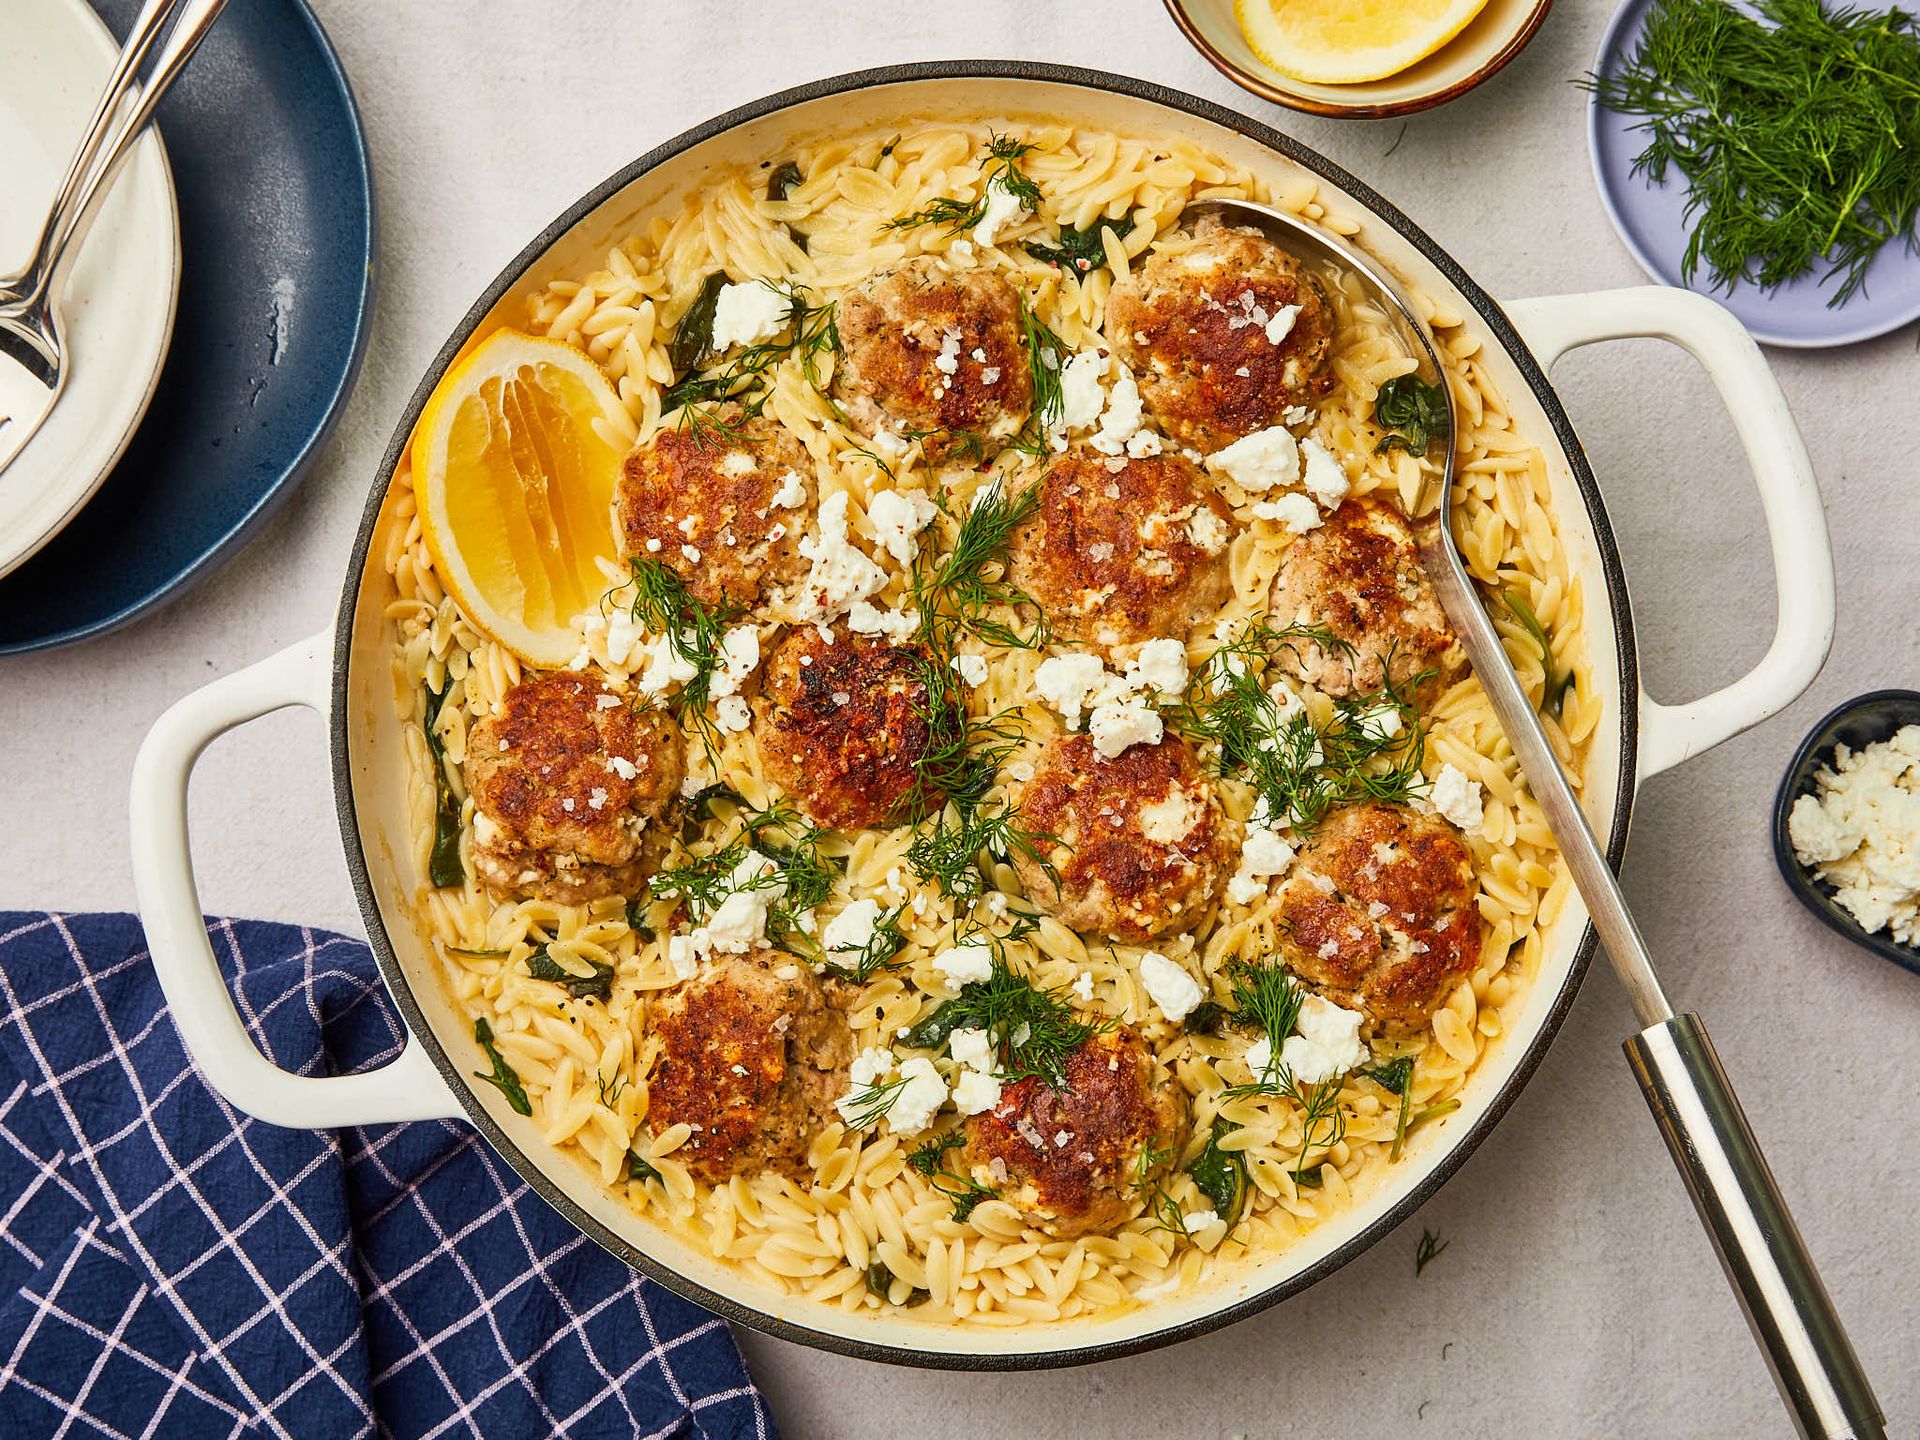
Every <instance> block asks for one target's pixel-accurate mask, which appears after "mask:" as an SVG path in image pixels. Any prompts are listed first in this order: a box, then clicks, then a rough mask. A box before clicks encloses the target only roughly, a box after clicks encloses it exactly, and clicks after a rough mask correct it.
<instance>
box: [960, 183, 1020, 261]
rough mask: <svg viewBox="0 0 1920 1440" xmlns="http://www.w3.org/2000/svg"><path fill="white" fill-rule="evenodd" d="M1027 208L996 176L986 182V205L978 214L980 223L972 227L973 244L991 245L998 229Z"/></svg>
mask: <svg viewBox="0 0 1920 1440" xmlns="http://www.w3.org/2000/svg"><path fill="white" fill-rule="evenodd" d="M1026 208H1027V202H1026V201H1025V200H1024V199H1022V198H1021V197H1020V196H1019V195H1016V194H1015V193H1014V192H1013V191H1011V190H1009V189H1008V188H1007V186H1006V184H1005V182H1003V181H1002V180H1001V179H1000V177H999V176H998V175H996V176H994V177H993V179H991V180H989V181H988V182H987V205H986V209H984V210H983V211H981V212H980V223H979V224H977V225H975V226H974V227H973V243H974V244H976V245H991V244H993V242H994V240H995V238H996V237H998V235H999V234H1000V227H1001V226H1002V225H1004V224H1006V223H1007V222H1008V221H1009V220H1011V219H1013V218H1014V217H1015V216H1017V215H1019V214H1020V213H1021V212H1022V211H1024V210H1025V209H1026Z"/></svg>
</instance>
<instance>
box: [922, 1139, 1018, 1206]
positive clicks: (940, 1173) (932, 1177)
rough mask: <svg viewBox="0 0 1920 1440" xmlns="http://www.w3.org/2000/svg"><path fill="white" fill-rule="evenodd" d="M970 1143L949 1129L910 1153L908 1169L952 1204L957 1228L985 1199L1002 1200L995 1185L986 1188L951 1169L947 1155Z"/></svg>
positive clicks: (971, 1178) (969, 1177)
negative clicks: (925, 1179) (920, 1176)
mask: <svg viewBox="0 0 1920 1440" xmlns="http://www.w3.org/2000/svg"><path fill="white" fill-rule="evenodd" d="M966 1143H967V1137H966V1135H965V1134H964V1133H963V1132H962V1131H960V1130H949V1131H947V1132H946V1133H945V1134H944V1135H936V1136H934V1137H933V1139H931V1140H927V1141H924V1142H923V1143H921V1144H919V1145H916V1146H914V1147H913V1149H911V1150H909V1151H908V1152H907V1165H908V1167H909V1168H911V1169H912V1170H914V1171H915V1172H916V1173H918V1174H921V1175H924V1176H926V1178H927V1179H928V1180H929V1181H930V1182H932V1185H933V1188H934V1189H936V1190H938V1191H939V1192H940V1193H941V1194H942V1195H944V1196H946V1197H947V1201H948V1203H949V1204H951V1205H952V1206H953V1223H954V1224H956V1225H964V1224H966V1223H967V1221H968V1220H969V1219H971V1218H972V1217H973V1212H974V1211H975V1210H977V1209H978V1208H979V1207H980V1202H981V1201H982V1200H998V1199H999V1198H1000V1192H999V1191H998V1190H996V1189H994V1188H993V1187H992V1186H991V1185H982V1184H980V1182H979V1181H977V1180H975V1179H974V1178H973V1177H972V1176H970V1175H960V1174H957V1173H955V1172H954V1171H952V1170H949V1169H947V1166H946V1158H947V1152H948V1151H949V1150H956V1149H958V1148H959V1147H960V1146H962V1145H964V1144H966Z"/></svg>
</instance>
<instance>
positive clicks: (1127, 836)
mask: <svg viewBox="0 0 1920 1440" xmlns="http://www.w3.org/2000/svg"><path fill="white" fill-rule="evenodd" d="M1015 803H1016V804H1017V805H1018V806H1019V808H1020V812H1021V820H1022V823H1023V824H1025V825H1026V826H1027V827H1028V828H1029V829H1031V830H1033V831H1034V832H1036V833H1037V834H1038V835H1039V836H1041V837H1042V838H1041V839H1040V840H1039V842H1038V843H1037V844H1036V846H1035V847H1034V848H1035V849H1036V850H1037V851H1038V854H1037V855H1032V854H1028V853H1026V852H1025V851H1024V850H1021V849H1018V848H1016V849H1015V851H1014V852H1013V863H1014V868H1015V869H1016V870H1017V871H1018V872H1019V874H1020V883H1021V884H1022V885H1023V886H1025V887H1026V892H1027V895H1028V896H1029V897H1030V898H1031V899H1032V900H1033V901H1034V903H1036V904H1037V905H1039V906H1040V907H1041V908H1042V909H1043V910H1045V911H1046V912H1047V913H1048V914H1050V915H1052V916H1054V917H1055V918H1056V919H1058V920H1059V921H1060V923H1061V924H1063V925H1067V926H1069V927H1071V928H1072V929H1075V930H1083V931H1091V932H1094V933H1097V934H1101V935H1109V936H1111V937H1113V938H1114V939H1116V940H1124V941H1128V942H1131V943H1133V944H1141V943H1143V942H1145V941H1147V940H1150V939H1152V938H1153V937H1154V936H1156V935H1167V934H1177V933H1179V932H1181V931H1184V930H1190V929H1192V928H1193V926H1194V925H1196V924H1197V923H1199V921H1200V918H1201V917H1202V916H1203V915H1205V914H1206V912H1207V907H1208V906H1209V905H1210V904H1212V903H1213V899H1214V896H1215V895H1216V894H1218V893H1219V890H1220V887H1221V875H1222V873H1223V871H1224V870H1225V869H1227V868H1229V867H1230V866H1231V863H1232V861H1233V859H1234V857H1235V855H1236V854H1237V851H1238V843H1237V840H1236V838H1235V836H1234V835H1233V834H1231V833H1230V832H1231V829H1232V822H1231V821H1230V820H1229V819H1228V818H1227V816H1226V814H1225V812H1224V811H1222V810H1221V808H1220V802H1219V800H1218V798H1217V797H1216V796H1215V795H1214V791H1213V786H1212V785H1211V784H1209V783H1208V781H1207V778H1206V776H1205V775H1204V774H1203V773H1202V772H1201V769H1200V761H1199V757H1198V756H1196V755H1195V754H1194V751H1193V747H1192V746H1191V745H1189V744H1188V743H1187V742H1186V741H1185V740H1183V739H1181V738H1180V737H1179V736H1177V735H1168V736H1167V737H1166V738H1165V739H1163V740H1162V741H1161V742H1160V743H1159V744H1158V745H1130V746H1128V747H1127V748H1126V749H1125V750H1122V751H1121V752H1120V753H1119V754H1118V755H1116V756H1114V757H1113V758H1112V759H1110V760H1108V759H1103V758H1101V756H1100V754H1099V752H1097V751H1096V750H1095V749H1094V746H1093V741H1092V739H1091V738H1090V737H1088V736H1086V735H1056V736H1055V737H1054V738H1053V739H1052V740H1049V741H1048V742H1047V743H1046V745H1045V746H1044V747H1043V748H1042V749H1041V751H1040V754H1039V756H1038V757H1037V758H1036V759H1035V761H1034V768H1033V778H1032V779H1031V780H1029V781H1027V782H1026V783H1025V784H1023V785H1021V786H1019V787H1018V791H1017V794H1016V795H1015Z"/></svg>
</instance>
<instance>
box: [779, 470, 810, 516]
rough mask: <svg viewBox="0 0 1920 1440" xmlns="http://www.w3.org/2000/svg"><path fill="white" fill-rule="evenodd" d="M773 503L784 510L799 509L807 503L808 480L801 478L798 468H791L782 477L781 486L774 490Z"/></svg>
mask: <svg viewBox="0 0 1920 1440" xmlns="http://www.w3.org/2000/svg"><path fill="white" fill-rule="evenodd" d="M773 503H774V504H776V505H778V506H779V507H780V508H781V509H783V510H798V509H799V508H800V507H801V506H802V505H804V504H806V503H807V482H806V481H805V480H803V479H801V478H800V472H799V471H798V470H789V471H787V473H786V474H784V475H782V476H781V477H780V487H779V488H778V489H777V490H775V491H774V492H773Z"/></svg>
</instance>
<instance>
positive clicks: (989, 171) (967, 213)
mask: <svg viewBox="0 0 1920 1440" xmlns="http://www.w3.org/2000/svg"><path fill="white" fill-rule="evenodd" d="M1032 149H1033V146H1031V145H1028V144H1025V143H1023V142H1021V141H1019V140H1016V139H1014V138H1013V137H1012V136H1011V135H997V134H996V135H993V136H991V137H990V138H989V139H988V141H987V154H986V158H985V159H984V160H982V161H981V162H980V173H981V174H982V175H983V176H984V177H985V179H984V180H982V182H981V185H980V193H979V194H978V195H976V196H975V197H974V198H973V199H971V200H956V199H954V198H953V197H952V196H950V195H943V196H941V197H939V198H938V199H935V200H930V201H928V202H927V203H926V204H925V205H923V206H921V207H920V208H919V209H918V210H916V211H914V212H913V213H912V214H911V215H903V216H901V217H900V218H899V219H898V220H894V221H891V222H890V223H889V225H888V228H889V229H893V230H912V229H914V228H915V227H917V226H920V225H938V226H939V227H940V228H941V229H942V230H944V231H946V233H947V234H949V235H957V234H959V233H960V232H961V231H962V230H971V229H973V227H974V226H976V225H978V224H979V223H980V219H981V217H982V216H984V215H985V214H986V213H987V197H988V195H989V194H990V193H991V192H992V190H993V187H994V186H995V185H998V186H1000V188H1001V189H1003V190H1005V191H1006V192H1007V193H1008V194H1009V195H1012V196H1014V197H1015V198H1016V199H1018V200H1019V201H1020V203H1021V204H1022V205H1023V206H1025V208H1027V209H1028V210H1038V209H1039V208H1040V187H1039V186H1038V185H1036V184H1034V183H1033V181H1032V180H1031V179H1030V178H1029V177H1028V175H1027V172H1026V171H1024V170H1022V169H1021V168H1020V157H1021V156H1023V155H1025V154H1027V153H1028V152H1029V151H1031V150H1032Z"/></svg>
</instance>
